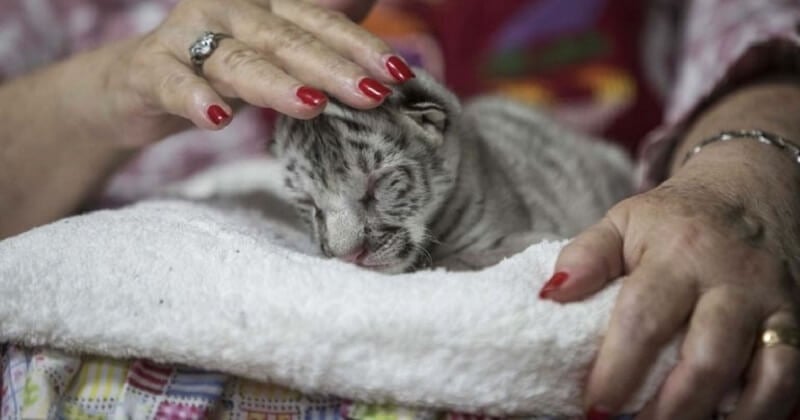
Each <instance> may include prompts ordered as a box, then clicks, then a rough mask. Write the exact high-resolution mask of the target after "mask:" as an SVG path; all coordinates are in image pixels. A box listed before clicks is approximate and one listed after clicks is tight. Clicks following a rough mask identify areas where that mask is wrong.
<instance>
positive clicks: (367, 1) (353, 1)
mask: <svg viewBox="0 0 800 420" xmlns="http://www.w3.org/2000/svg"><path fill="white" fill-rule="evenodd" d="M317 4H318V5H320V6H322V7H325V8H327V9H332V10H338V11H340V12H342V13H344V14H345V15H347V17H349V18H350V19H352V20H353V21H354V22H361V21H362V20H364V18H366V17H367V15H368V14H369V11H370V10H372V6H373V5H374V4H375V0H317Z"/></svg>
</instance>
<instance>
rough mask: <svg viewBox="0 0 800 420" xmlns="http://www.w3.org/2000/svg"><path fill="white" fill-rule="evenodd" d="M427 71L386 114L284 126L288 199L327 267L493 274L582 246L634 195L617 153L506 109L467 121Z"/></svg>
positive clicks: (277, 145)
mask: <svg viewBox="0 0 800 420" xmlns="http://www.w3.org/2000/svg"><path fill="white" fill-rule="evenodd" d="M415 72H417V74H418V77H417V78H416V79H414V80H412V81H410V82H407V83H405V84H404V85H402V86H399V87H397V88H396V89H395V91H394V93H393V94H392V95H391V96H390V97H389V98H388V99H387V100H386V101H385V103H384V104H383V105H382V106H380V107H379V108H376V109H373V110H367V111H364V110H355V109H351V108H348V107H346V106H344V105H341V104H339V103H336V102H335V101H332V102H331V103H329V105H328V107H327V108H326V110H325V112H324V113H323V114H322V115H320V116H319V117H317V118H315V119H312V120H296V119H292V118H289V117H281V118H280V119H279V121H278V125H277V129H276V135H275V142H274V143H273V148H274V152H275V154H276V156H278V157H279V158H280V159H281V160H282V162H283V165H284V168H285V184H286V187H287V189H288V190H289V191H290V192H291V194H292V197H293V200H294V203H295V205H296V207H297V209H298V211H300V212H301V213H302V214H303V216H304V219H305V220H306V221H308V223H309V227H310V230H311V231H312V232H313V235H314V238H315V240H316V241H317V243H318V244H319V245H320V249H321V251H322V252H323V253H324V254H325V255H326V256H329V257H336V258H340V259H342V260H345V261H348V262H352V263H354V264H358V265H360V266H363V267H367V268H370V269H374V270H378V271H383V272H387V273H398V272H403V271H409V270H411V269H415V268H419V267H424V266H428V265H435V266H445V267H449V268H453V269H465V268H466V269H472V268H480V267H483V266H486V265H490V264H494V263H496V262H497V261H499V260H500V259H502V258H504V257H506V256H509V255H512V254H513V253H516V252H519V251H521V250H522V249H524V248H525V247H527V246H528V245H530V244H531V243H534V242H536V241H539V240H541V239H543V238H547V237H567V236H571V235H574V234H575V233H576V232H577V231H579V230H580V229H582V228H584V227H586V226H588V225H589V224H591V223H592V222H594V221H596V220H597V219H598V218H599V217H601V216H602V215H603V214H604V212H605V211H606V210H607V209H608V208H609V207H610V206H611V205H613V204H614V203H615V202H617V201H618V200H620V199H621V198H623V197H624V196H625V195H627V194H628V193H629V192H630V191H631V179H630V175H629V174H630V173H631V167H630V162H629V160H628V159H627V157H626V156H625V155H624V154H623V153H622V152H621V151H619V150H617V149H615V148H613V147H612V146H609V145H607V144H603V143H601V142H599V141H595V140H592V139H588V138H585V137H581V136H579V135H578V134H576V133H573V132H570V131H567V130H564V129H563V128H561V127H559V126H557V125H556V124H554V123H553V122H552V121H550V120H549V119H547V118H546V117H545V116H543V115H541V114H540V113H538V112H536V111H534V110H533V109H530V108H527V107H525V106H522V105H519V104H517V103H514V102H512V101H510V100H506V99H501V98H481V99H477V100H474V101H472V102H470V103H468V104H467V105H466V106H465V107H464V109H463V110H462V108H461V104H460V103H459V101H458V100H457V99H456V97H455V96H454V95H453V94H452V93H451V92H450V91H448V90H447V89H446V88H445V87H444V86H442V85H440V84H439V83H437V82H436V81H434V80H433V79H432V78H431V77H430V76H428V75H427V74H426V73H425V72H424V71H422V70H419V69H416V70H415Z"/></svg>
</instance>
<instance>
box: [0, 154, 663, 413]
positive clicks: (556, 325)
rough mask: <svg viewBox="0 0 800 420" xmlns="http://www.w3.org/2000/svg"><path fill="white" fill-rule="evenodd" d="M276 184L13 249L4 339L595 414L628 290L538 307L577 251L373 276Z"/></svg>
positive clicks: (107, 220)
mask: <svg viewBox="0 0 800 420" xmlns="http://www.w3.org/2000/svg"><path fill="white" fill-rule="evenodd" d="M277 179H278V177H277V168H275V166H274V164H273V163H272V162H271V161H269V160H258V161H252V162H244V163H239V164H235V165H233V166H231V167H228V168H223V169H221V170H218V171H214V172H210V173H207V174H204V175H203V176H201V177H199V178H196V179H194V180H192V181H191V182H188V183H186V184H181V185H179V186H177V187H176V188H174V189H173V190H172V193H173V194H175V193H179V194H180V195H181V196H182V197H183V198H180V199H178V198H162V199H159V200H153V201H149V202H144V203H140V204H137V205H134V206H132V207H127V208H122V209H118V210H107V211H98V212H94V213H90V214H86V215H82V216H77V217H72V218H68V219H64V220H61V221H58V222H55V223H52V224H50V225H47V226H43V227H40V228H37V229H34V230H32V231H29V232H27V233H25V234H22V235H19V236H17V237H14V238H11V239H8V240H6V241H3V242H0V296H2V301H0V342H2V341H10V342H16V343H22V344H25V345H47V346H52V347H54V348H58V349H63V350H67V351H70V352H79V353H89V354H96V355H104V356H112V357H123V358H124V357H142V358H149V359H152V360H155V361H159V362H171V363H181V364H186V365H190V366H195V367H202V368H204V369H210V370H217V371H220V372H225V373H230V374H235V375H240V376H243V377H247V378H252V379H257V380H263V381H270V382H274V383H278V384H281V385H287V386H290V387H292V388H294V389H297V390H299V391H304V392H314V393H330V394H334V395H337V396H341V397H346V398H351V399H355V400H361V401H375V402H397V403H402V404H409V405H415V406H425V407H434V408H442V409H453V410H460V411H468V412H482V413H487V414H493V415H501V414H511V415H531V414H549V415H554V414H559V415H579V414H580V413H581V397H582V389H583V385H584V381H585V378H586V375H587V373H588V371H589V368H590V365H591V362H592V359H593V357H594V356H595V354H596V351H597V348H598V345H599V343H600V341H601V339H602V336H603V331H604V329H605V326H606V323H607V321H608V315H609V311H610V308H611V305H612V303H613V300H614V297H615V295H616V293H617V290H618V287H617V286H616V285H612V286H610V287H608V288H606V289H605V290H603V291H601V292H600V293H598V294H597V295H595V296H593V297H592V298H590V299H587V300H586V301H583V302H580V303H576V304H568V305H559V304H556V303H553V302H551V301H545V300H540V299H538V297H537V291H538V290H539V288H540V287H541V286H542V284H543V283H544V282H545V280H546V279H547V278H548V277H549V275H550V274H551V271H552V267H553V263H554V261H555V258H556V256H557V253H558V251H559V249H560V248H561V246H562V245H563V242H546V243H540V244H536V245H533V246H531V247H530V248H528V249H527V250H526V251H524V252H522V253H520V254H518V255H516V256H513V257H511V258H508V259H506V260H504V261H503V262H501V263H500V264H498V265H496V266H494V267H489V268H487V269H484V270H482V271H478V272H460V273H451V272H446V271H443V270H428V271H421V272H416V273H410V274H402V275H393V276H389V275H384V274H380V273H375V272H370V271H366V270H364V269H361V268H359V267H356V266H353V265H348V264H345V263H342V262H339V261H336V260H328V259H323V258H320V257H319V256H317V255H315V251H314V249H315V248H314V246H313V244H311V243H310V241H309V239H308V238H307V236H306V235H305V234H304V233H303V232H302V231H301V230H299V229H298V228H297V227H296V225H295V221H294V220H293V219H292V216H291V212H290V211H288V209H287V207H286V205H285V203H284V202H283V201H282V200H281V192H280V190H279V188H278V187H276V186H275V184H276V183H275V182H272V181H274V180H277ZM265 181H269V182H265ZM187 197H189V198H191V200H188V199H187ZM676 357H677V352H676V346H675V345H674V343H673V344H672V345H670V346H669V347H667V348H666V349H665V350H664V352H663V353H662V355H661V356H660V357H659V358H658V360H657V362H656V364H655V365H654V368H653V369H652V371H651V375H650V376H649V377H648V379H647V381H645V383H644V385H643V386H642V387H641V389H640V390H639V392H638V394H637V395H636V397H635V398H633V399H632V400H631V401H630V402H629V404H628V406H627V407H626V408H627V410H626V411H629V412H630V411H635V410H637V409H639V408H641V406H642V405H643V402H644V401H645V400H646V398H647V397H649V396H652V395H653V393H654V392H655V390H656V387H657V385H658V384H659V383H660V381H661V380H662V379H663V377H664V375H665V374H666V372H667V370H668V369H669V368H670V367H671V366H673V365H674V363H675V358H676Z"/></svg>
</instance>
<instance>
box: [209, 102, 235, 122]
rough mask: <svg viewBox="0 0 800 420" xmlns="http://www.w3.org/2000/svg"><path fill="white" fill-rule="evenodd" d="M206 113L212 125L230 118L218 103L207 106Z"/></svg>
mask: <svg viewBox="0 0 800 420" xmlns="http://www.w3.org/2000/svg"><path fill="white" fill-rule="evenodd" d="M206 113H207V114H208V119H210V120H211V122H213V123H214V125H220V124H222V122H223V121H225V120H227V119H228V118H230V115H228V113H227V112H225V110H224V109H222V107H221V106H219V105H211V106H210V107H208V111H206Z"/></svg>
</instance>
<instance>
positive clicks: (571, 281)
mask: <svg viewBox="0 0 800 420" xmlns="http://www.w3.org/2000/svg"><path fill="white" fill-rule="evenodd" d="M623 266H624V265H623V255H622V233H621V232H620V230H619V229H618V228H617V226H616V225H615V224H614V223H613V222H612V221H611V219H609V218H608V217H607V216H606V217H604V218H603V219H602V220H601V221H600V222H598V223H597V224H595V225H593V226H591V227H590V228H588V229H586V230H585V231H583V232H582V233H581V234H580V235H578V236H576V237H575V238H574V239H573V240H572V241H570V243H568V244H567V246H565V247H564V248H563V249H562V250H561V253H559V255H558V259H557V260H556V266H555V274H553V277H551V278H550V280H549V281H548V282H547V283H545V285H544V287H542V290H540V291H539V297H540V298H542V299H551V300H554V301H556V302H562V303H563V302H572V301H576V300H580V299H584V298H586V297H588V296H590V295H592V294H593V293H594V292H596V291H598V290H600V289H602V288H603V286H605V285H606V283H608V282H609V281H611V280H613V279H615V278H617V277H619V276H620V275H622V269H623Z"/></svg>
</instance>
